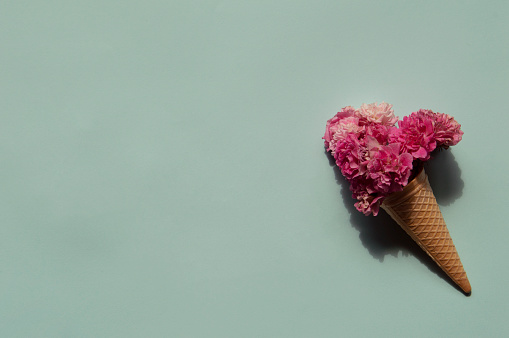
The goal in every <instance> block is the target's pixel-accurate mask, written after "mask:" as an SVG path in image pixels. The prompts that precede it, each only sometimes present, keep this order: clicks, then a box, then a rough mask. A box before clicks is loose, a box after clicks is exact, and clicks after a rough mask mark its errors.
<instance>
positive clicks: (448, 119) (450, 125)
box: [417, 109, 463, 148]
mask: <svg viewBox="0 0 509 338" xmlns="http://www.w3.org/2000/svg"><path fill="white" fill-rule="evenodd" d="M417 114H418V115H419V116H422V117H423V118H428V119H430V120H431V123H432V124H433V132H434V133H435V140H436V141H437V146H439V147H443V148H448V147H450V146H454V145H456V144H458V142H459V141H461V138H462V136H463V131H461V125H460V124H459V123H458V122H456V120H455V119H454V117H452V116H450V115H447V114H441V113H434V112H433V111H431V110H428V109H420V110H418V111H417Z"/></svg>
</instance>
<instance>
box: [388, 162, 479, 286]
mask: <svg viewBox="0 0 509 338" xmlns="http://www.w3.org/2000/svg"><path fill="white" fill-rule="evenodd" d="M382 208H383V209H384V210H385V211H387V213H388V214H389V215H390V216H391V217H392V218H393V219H394V220H395V221H396V222H397V223H398V224H399V225H400V226H401V227H402V228H403V230H405V231H406V232H407V234H409V235H410V237H412V239H413V240H414V241H416V242H417V244H419V246H420V247H421V248H422V249H423V250H424V251H426V253H427V254H428V255H429V256H430V257H431V258H432V259H433V260H434V261H435V262H436V263H437V264H438V265H439V266H440V268H441V269H442V270H443V271H444V272H445V273H446V274H447V275H448V276H449V277H450V278H451V279H452V280H453V281H454V282H455V283H456V284H457V285H458V286H459V287H460V288H461V289H462V290H463V291H464V292H465V293H467V294H470V292H471V290H472V289H471V287H470V282H469V281H468V278H467V274H466V273H465V270H464V269H463V264H461V261H460V257H459V255H458V252H457V251H456V247H455V246H454V243H453V242H452V238H451V235H450V234H449V230H447V226H446V225H445V221H444V218H443V216H442V213H441V212H440V209H439V207H438V204H437V201H436V199H435V195H434V194H433V191H432V190H431V186H430V185H429V181H428V176H427V175H426V173H425V172H424V169H422V170H421V172H420V173H419V174H418V175H417V177H416V178H415V179H414V180H412V181H411V182H410V183H408V185H407V186H406V187H405V188H404V189H403V191H401V192H397V193H393V194H391V195H389V196H388V197H387V198H386V199H385V200H384V202H383V203H382Z"/></svg>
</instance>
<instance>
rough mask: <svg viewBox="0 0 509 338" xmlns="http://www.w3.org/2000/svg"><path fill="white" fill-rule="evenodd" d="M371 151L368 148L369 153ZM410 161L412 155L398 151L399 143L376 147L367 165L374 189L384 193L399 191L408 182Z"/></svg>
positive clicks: (410, 168)
mask: <svg viewBox="0 0 509 338" xmlns="http://www.w3.org/2000/svg"><path fill="white" fill-rule="evenodd" d="M372 152H373V151H372V150H371V149H370V153H372ZM412 161H413V157H412V155H410V154H409V153H401V152H400V144H399V143H391V144H389V145H386V146H385V145H380V146H379V147H377V149H376V151H374V152H373V156H372V158H371V160H370V161H369V163H368V165H367V170H368V172H369V177H370V178H371V179H373V183H374V190H376V191H377V192H380V193H383V194H384V195H388V194H390V193H393V192H396V191H401V190H402V189H403V187H404V186H406V185H407V184H408V178H409V177H410V173H411V171H412Z"/></svg>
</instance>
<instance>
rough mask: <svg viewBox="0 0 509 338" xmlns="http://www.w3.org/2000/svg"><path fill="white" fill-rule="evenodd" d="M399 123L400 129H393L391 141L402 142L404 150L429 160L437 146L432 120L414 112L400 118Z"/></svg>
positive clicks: (415, 156)
mask: <svg viewBox="0 0 509 338" xmlns="http://www.w3.org/2000/svg"><path fill="white" fill-rule="evenodd" d="M398 125H399V130H398V131H396V130H392V131H391V135H390V137H389V142H391V143H396V142H397V143H400V144H401V150H402V152H407V153H410V154H411V155H412V156H413V157H414V158H416V159H420V160H423V161H427V160H428V159H429V158H430V155H429V154H430V153H431V152H432V151H433V150H435V148H436V147H437V142H436V140H435V133H434V132H433V124H432V122H431V120H430V119H428V118H425V117H423V116H421V115H419V114H417V113H412V114H410V116H405V117H404V118H403V120H400V121H399V122H398Z"/></svg>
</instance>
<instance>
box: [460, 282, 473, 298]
mask: <svg viewBox="0 0 509 338" xmlns="http://www.w3.org/2000/svg"><path fill="white" fill-rule="evenodd" d="M459 287H460V288H461V290H463V292H464V293H465V296H467V297H470V295H471V294H472V287H471V286H470V282H469V281H468V279H466V280H464V281H463V282H462V283H461V284H460V285H459Z"/></svg>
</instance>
